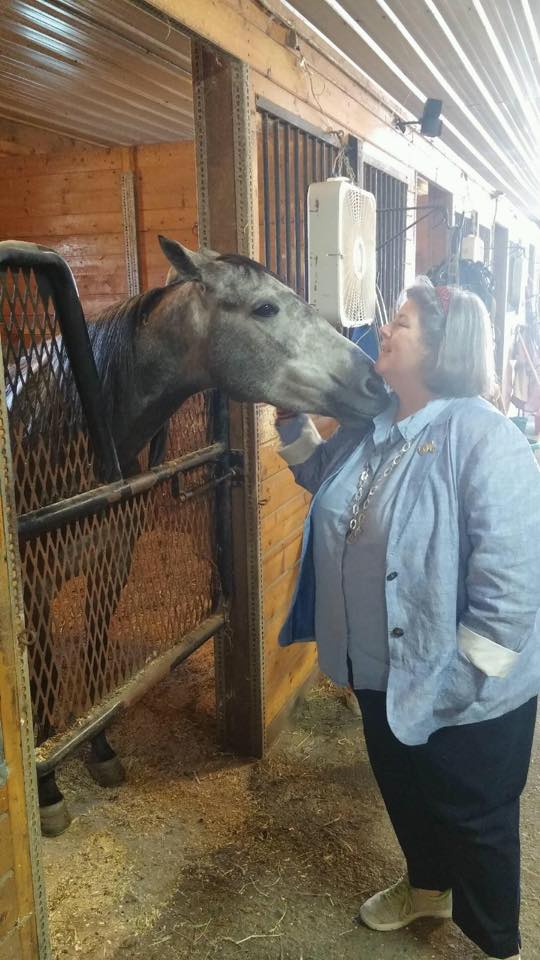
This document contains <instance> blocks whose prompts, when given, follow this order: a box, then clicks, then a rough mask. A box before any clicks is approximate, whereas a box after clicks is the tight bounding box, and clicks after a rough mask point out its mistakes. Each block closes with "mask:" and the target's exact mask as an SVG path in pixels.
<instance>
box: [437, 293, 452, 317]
mask: <svg viewBox="0 0 540 960" xmlns="http://www.w3.org/2000/svg"><path fill="white" fill-rule="evenodd" d="M435 293H436V294H437V300H438V301H439V304H440V306H441V310H442V312H443V313H444V315H445V317H447V316H448V311H449V309H450V303H451V301H452V291H451V289H450V287H435Z"/></svg>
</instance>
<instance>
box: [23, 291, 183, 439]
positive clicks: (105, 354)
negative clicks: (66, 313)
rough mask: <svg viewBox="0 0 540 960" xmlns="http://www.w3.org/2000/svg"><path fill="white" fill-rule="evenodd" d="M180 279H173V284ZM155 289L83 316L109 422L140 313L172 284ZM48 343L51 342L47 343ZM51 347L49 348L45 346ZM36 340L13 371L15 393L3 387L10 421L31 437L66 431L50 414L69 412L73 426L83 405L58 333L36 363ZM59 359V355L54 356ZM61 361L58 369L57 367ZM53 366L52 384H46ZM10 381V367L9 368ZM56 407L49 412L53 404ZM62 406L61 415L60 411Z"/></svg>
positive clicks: (127, 373) (126, 378) (127, 370)
mask: <svg viewBox="0 0 540 960" xmlns="http://www.w3.org/2000/svg"><path fill="white" fill-rule="evenodd" d="M179 283H182V281H178V284H179ZM176 285H177V284H176V283H175V284H170V285H169V286H168V287H155V288H153V289H152V290H148V291H146V292H145V293H142V294H136V295H135V296H134V297H130V298H129V299H128V300H122V301H120V302H117V303H113V304H112V305H111V306H109V307H106V308H105V309H104V310H102V311H100V312H99V313H97V314H95V315H94V316H92V317H90V318H89V319H88V323H87V328H88V336H89V339H90V344H91V347H92V352H93V355H94V361H95V364H96V369H97V373H98V378H99V381H100V383H101V392H102V397H103V400H104V406H105V411H104V413H105V416H106V417H107V419H109V422H112V417H113V414H114V409H115V406H116V403H117V400H118V398H119V396H120V395H121V393H122V391H123V390H124V389H125V386H126V384H128V383H129V382H130V379H131V373H132V370H133V365H134V350H133V345H134V339H135V335H136V333H137V330H138V328H139V326H140V325H141V323H142V322H143V321H144V319H145V317H146V316H147V315H148V314H149V313H150V312H151V311H152V310H153V309H155V307H156V306H157V305H158V303H160V301H161V300H162V298H163V297H164V296H165V294H166V293H168V292H169V290H170V289H171V287H174V286H176ZM48 343H49V345H50V344H52V341H48ZM49 350H50V347H49ZM40 356H41V349H40V346H39V344H38V345H37V346H36V347H33V348H32V350H31V353H30V356H29V358H28V360H27V359H26V358H24V359H22V362H20V365H19V372H18V374H17V381H18V382H17V384H16V395H15V396H14V395H13V389H12V386H11V383H9V384H8V387H7V400H8V408H10V409H11V410H12V413H13V417H14V418H15V419H19V418H22V420H23V421H24V422H25V423H26V426H27V430H28V431H29V434H30V435H36V434H37V433H39V432H41V431H43V430H46V431H47V432H48V433H51V431H54V429H55V427H56V429H57V430H62V429H65V427H66V426H67V425H66V423H65V421H64V424H63V425H61V424H60V423H57V424H54V423H51V417H52V418H53V419H54V414H55V413H56V415H57V416H60V417H61V419H64V417H65V414H68V415H69V425H70V428H71V429H73V428H74V427H75V428H76V427H77V426H80V424H81V422H82V418H83V411H82V405H81V401H80V397H79V393H78V390H77V386H76V384H75V378H74V376H73V371H72V369H71V364H70V363H69V361H68V358H67V356H66V352H65V345H64V343H63V340H62V337H61V336H58V337H57V338H56V349H55V350H50V358H51V359H50V361H49V362H48V363H46V364H44V365H43V366H41V361H40V359H39V357H40ZM59 357H60V359H59ZM60 364H61V370H60ZM51 369H52V372H53V378H52V379H53V381H54V386H52V384H51V373H50V372H47V371H50V370H51ZM11 376H12V381H13V379H14V378H15V370H12V372H11ZM57 404H59V406H57V409H56V411H54V412H53V409H52V408H53V407H54V406H55V405H57ZM61 410H63V411H64V414H63V415H62V414H61V413H60V411H61Z"/></svg>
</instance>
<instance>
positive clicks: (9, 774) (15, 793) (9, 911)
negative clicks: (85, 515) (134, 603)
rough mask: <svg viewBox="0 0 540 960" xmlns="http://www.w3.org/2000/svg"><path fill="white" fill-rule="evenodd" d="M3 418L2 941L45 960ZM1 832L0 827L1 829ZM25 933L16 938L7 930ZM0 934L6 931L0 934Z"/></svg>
mask: <svg viewBox="0 0 540 960" xmlns="http://www.w3.org/2000/svg"><path fill="white" fill-rule="evenodd" d="M8 438H9V432H8V417H7V409H6V404H5V397H4V393H3V391H2V392H1V396H0V503H1V507H0V728H1V735H2V742H3V751H4V759H5V771H4V774H5V776H6V781H5V785H6V786H7V801H8V802H7V811H6V813H5V814H4V815H5V816H6V817H7V818H8V820H9V830H8V832H9V835H10V839H11V846H12V851H13V863H12V866H11V867H10V869H9V871H8V873H7V874H6V875H5V876H4V878H3V880H2V881H1V883H0V886H1V888H2V889H1V891H0V899H2V910H1V912H2V916H4V923H5V927H4V929H3V930H2V934H1V936H2V937H6V938H9V937H10V936H14V940H13V949H14V951H15V952H14V953H13V956H17V957H19V958H20V960H37V958H38V957H39V960H50V956H51V954H50V945H49V937H48V926H47V903H46V896H45V890H44V883H43V876H42V870H41V861H40V842H41V837H40V829H39V812H38V804H37V785H36V773H35V764H34V737H33V727H32V713H31V707H30V684H29V679H28V664H27V656H26V632H25V627H24V612H23V599H22V587H21V574H20V561H19V551H18V542H17V533H16V511H15V503H14V496H13V477H12V465H11V451H10V446H9V439H8ZM6 826H7V825H6ZM11 926H14V927H15V928H16V927H17V926H20V927H21V929H22V928H23V927H26V934H25V938H24V943H23V938H22V937H19V935H18V933H17V934H16V935H13V934H12V933H11V932H10V930H9V927H11ZM6 927H7V928H8V929H6Z"/></svg>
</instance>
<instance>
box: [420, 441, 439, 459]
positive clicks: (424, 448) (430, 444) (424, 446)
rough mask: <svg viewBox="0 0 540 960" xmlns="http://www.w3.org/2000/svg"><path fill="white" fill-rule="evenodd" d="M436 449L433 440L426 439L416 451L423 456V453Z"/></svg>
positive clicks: (432, 451) (433, 451)
mask: <svg viewBox="0 0 540 960" xmlns="http://www.w3.org/2000/svg"><path fill="white" fill-rule="evenodd" d="M436 449H437V448H436V446H435V444H434V443H433V440H428V442H427V443H423V444H422V446H421V447H418V453H419V454H420V456H421V457H423V456H424V454H425V453H435V450H436Z"/></svg>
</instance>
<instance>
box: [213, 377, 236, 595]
mask: <svg viewBox="0 0 540 960" xmlns="http://www.w3.org/2000/svg"><path fill="white" fill-rule="evenodd" d="M214 435H215V438H216V441H217V442H218V443H223V444H224V445H225V446H226V447H227V451H226V453H225V454H224V456H223V459H222V461H221V463H222V468H223V469H224V470H225V471H228V470H229V469H230V465H231V450H230V441H229V402H228V400H227V398H226V397H225V396H224V394H222V393H218V394H217V396H216V406H215V409H214ZM215 516H216V541H217V558H216V559H217V565H218V570H219V580H220V586H221V592H222V594H223V597H224V598H225V600H229V599H230V597H231V596H232V592H233V529H232V524H233V521H232V496H231V485H230V484H225V485H222V486H220V487H218V489H217V490H216V514H215Z"/></svg>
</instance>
